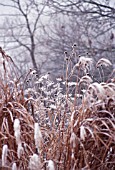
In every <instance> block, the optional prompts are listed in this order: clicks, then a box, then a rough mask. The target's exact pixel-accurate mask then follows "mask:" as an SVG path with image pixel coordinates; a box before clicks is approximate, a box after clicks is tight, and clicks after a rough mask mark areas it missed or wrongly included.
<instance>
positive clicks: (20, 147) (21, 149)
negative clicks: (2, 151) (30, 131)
mask: <svg viewBox="0 0 115 170" xmlns="http://www.w3.org/2000/svg"><path fill="white" fill-rule="evenodd" d="M23 153H24V149H23V147H22V144H21V143H20V144H18V149H17V155H18V158H19V159H20V157H21V155H22V154H23Z"/></svg>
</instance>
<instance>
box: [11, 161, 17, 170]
mask: <svg viewBox="0 0 115 170" xmlns="http://www.w3.org/2000/svg"><path fill="white" fill-rule="evenodd" d="M12 170H17V165H16V163H15V162H14V163H13V164H12Z"/></svg>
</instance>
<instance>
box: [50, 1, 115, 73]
mask: <svg viewBox="0 0 115 170" xmlns="http://www.w3.org/2000/svg"><path fill="white" fill-rule="evenodd" d="M48 2H49V5H50V7H51V8H52V9H53V12H52V13H53V14H52V15H53V17H54V20H53V21H52V25H51V26H50V28H49V32H50V33H48V37H47V40H48V42H49V43H48V46H47V48H49V51H50V55H52V56H53V57H52V58H51V59H55V60H54V61H53V60H52V61H53V62H55V63H58V64H60V66H61V67H58V69H59V68H60V69H61V68H62V65H63V64H62V63H63V62H64V51H67V52H69V53H70V51H72V48H71V46H72V45H73V44H74V43H75V44H76V53H77V56H78V55H86V53H88V55H89V56H91V57H93V58H94V60H96V61H97V60H98V59H99V58H101V57H106V58H109V59H110V60H111V61H112V63H115V58H114V55H115V38H114V34H115V31H114V30H115V20H114V18H115V12H114V11H115V10H114V6H112V5H111V4H110V1H103V3H99V1H98V0H97V1H93V0H85V1H81V0H78V1H76V0H75V1H70V0H68V1H62V0H59V1H55V0H49V1H48ZM68 55H71V56H72V53H71V54H68ZM56 66H57V65H56ZM60 69H59V70H60ZM106 72H109V71H106Z"/></svg>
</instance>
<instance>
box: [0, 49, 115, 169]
mask: <svg viewBox="0 0 115 170" xmlns="http://www.w3.org/2000/svg"><path fill="white" fill-rule="evenodd" d="M0 53H1V61H0V62H1V70H2V75H1V78H0V158H1V165H0V166H1V167H2V168H6V169H12V170H16V169H19V170H26V169H30V170H46V169H49V170H114V168H115V78H114V77H113V75H114V72H115V71H114V70H113V71H112V73H111V75H110V76H109V78H108V80H107V81H106V82H94V79H93V77H92V76H90V72H91V68H92V65H93V60H92V59H91V58H89V57H87V56H86V57H82V56H81V57H78V58H77V62H76V64H75V65H74V66H73V65H72V62H71V57H70V56H67V53H66V61H65V67H66V73H65V74H64V76H65V77H63V79H62V78H57V79H56V81H55V82H53V81H52V80H51V79H50V77H51V75H50V73H47V74H44V75H41V77H38V75H37V74H36V71H35V70H32V69H30V70H29V72H28V73H27V74H26V75H25V76H22V77H23V79H22V77H19V75H18V74H17V71H16V66H15V63H14V62H13V60H12V58H11V57H10V56H8V55H6V54H5V52H4V51H3V50H2V48H1V49H0ZM94 64H96V66H97V67H102V65H104V66H105V67H108V66H110V65H111V62H110V61H109V60H107V59H104V58H102V59H100V60H99V61H98V62H97V63H94ZM73 78H74V81H72V80H73ZM102 80H103V78H102Z"/></svg>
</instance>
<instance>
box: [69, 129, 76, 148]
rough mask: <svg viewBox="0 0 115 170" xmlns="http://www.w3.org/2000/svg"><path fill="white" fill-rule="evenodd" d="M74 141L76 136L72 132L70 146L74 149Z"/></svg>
mask: <svg viewBox="0 0 115 170" xmlns="http://www.w3.org/2000/svg"><path fill="white" fill-rule="evenodd" d="M76 140H77V136H76V134H75V133H74V132H72V133H71V137H70V144H71V145H72V147H73V148H75V147H76Z"/></svg>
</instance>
